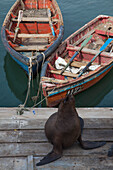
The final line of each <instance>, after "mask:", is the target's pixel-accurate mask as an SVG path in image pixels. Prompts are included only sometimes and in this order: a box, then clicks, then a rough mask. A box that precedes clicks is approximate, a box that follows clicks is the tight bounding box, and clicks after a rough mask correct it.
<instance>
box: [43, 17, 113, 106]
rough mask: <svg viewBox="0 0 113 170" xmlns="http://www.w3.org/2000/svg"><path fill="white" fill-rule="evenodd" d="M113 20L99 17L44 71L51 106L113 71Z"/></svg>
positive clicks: (63, 47)
mask: <svg viewBox="0 0 113 170" xmlns="http://www.w3.org/2000/svg"><path fill="white" fill-rule="evenodd" d="M112 38H113V17H111V16H106V15H99V16H97V17H96V18H95V19H93V20H92V21H90V22H89V23H87V24H85V25H84V26H83V27H82V28H80V29H79V30H77V31H76V32H75V33H73V34H72V35H71V36H69V37H68V38H67V39H66V40H65V41H64V42H62V44H61V45H60V46H59V48H58V49H57V50H56V51H55V52H54V53H52V55H51V56H50V57H49V58H48V59H47V61H46V62H45V64H44V65H43V67H42V72H41V86H42V91H43V95H44V96H45V99H46V104H47V106H56V105H58V104H59V102H60V101H61V100H62V99H64V98H65V97H66V95H68V94H69V93H72V94H74V95H76V94H77V93H80V92H82V91H84V90H86V89H88V88H90V87H91V86H93V85H95V84H96V83H97V82H98V81H100V80H101V79H102V78H103V77H104V76H105V75H106V74H107V73H108V72H109V71H110V70H111V68H112V67H113V52H112V50H113V39H112Z"/></svg>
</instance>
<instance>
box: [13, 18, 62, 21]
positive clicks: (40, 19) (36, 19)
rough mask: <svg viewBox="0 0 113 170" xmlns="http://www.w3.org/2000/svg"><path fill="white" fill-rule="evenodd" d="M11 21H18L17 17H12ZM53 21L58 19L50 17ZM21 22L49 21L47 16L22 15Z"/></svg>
mask: <svg viewBox="0 0 113 170" xmlns="http://www.w3.org/2000/svg"><path fill="white" fill-rule="evenodd" d="M12 21H14V22H18V19H16V18H12ZM52 21H53V22H58V21H59V20H58V19H52ZM21 22H49V18H48V17H41V18H38V17H22V20H21Z"/></svg>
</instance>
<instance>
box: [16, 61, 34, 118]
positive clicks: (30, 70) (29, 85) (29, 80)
mask: <svg viewBox="0 0 113 170" xmlns="http://www.w3.org/2000/svg"><path fill="white" fill-rule="evenodd" d="M29 62H30V65H29V77H28V90H27V94H26V98H25V101H24V104H20V105H19V106H18V107H19V109H18V110H17V114H20V115H21V114H23V112H24V110H26V109H25V105H26V103H27V100H28V97H29V94H30V87H31V79H32V58H29Z"/></svg>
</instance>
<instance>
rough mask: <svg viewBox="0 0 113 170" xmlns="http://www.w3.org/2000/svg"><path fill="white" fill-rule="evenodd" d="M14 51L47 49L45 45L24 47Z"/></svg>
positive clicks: (16, 48)
mask: <svg viewBox="0 0 113 170" xmlns="http://www.w3.org/2000/svg"><path fill="white" fill-rule="evenodd" d="M14 49H15V50H16V51H45V50H46V49H47V45H26V46H25V45H24V46H18V47H14Z"/></svg>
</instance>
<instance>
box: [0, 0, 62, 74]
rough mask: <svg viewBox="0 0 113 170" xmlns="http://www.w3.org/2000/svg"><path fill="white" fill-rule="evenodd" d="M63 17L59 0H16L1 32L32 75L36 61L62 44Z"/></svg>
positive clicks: (5, 41)
mask: <svg viewBox="0 0 113 170" xmlns="http://www.w3.org/2000/svg"><path fill="white" fill-rule="evenodd" d="M63 32H64V26H63V18H62V14H61V11H60V9H59V6H58V4H57V2H56V0H38V1H37V0H17V1H16V2H15V3H14V5H13V6H12V7H11V9H10V10H9V12H8V14H7V16H6V18H5V20H4V23H3V26H2V31H1V37H2V40H3V44H4V46H5V48H6V50H7V51H8V53H10V55H11V56H12V58H13V59H14V60H15V61H16V62H17V63H18V64H19V65H20V66H21V67H22V68H23V69H24V70H25V71H26V72H27V74H29V68H30V67H31V66H32V71H33V74H34V75H35V74H36V72H37V63H39V65H41V63H42V61H43V60H45V59H47V57H48V56H49V55H50V54H51V53H52V52H53V51H54V50H55V49H56V48H57V47H58V46H59V44H60V43H61V40H62V38H63Z"/></svg>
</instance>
